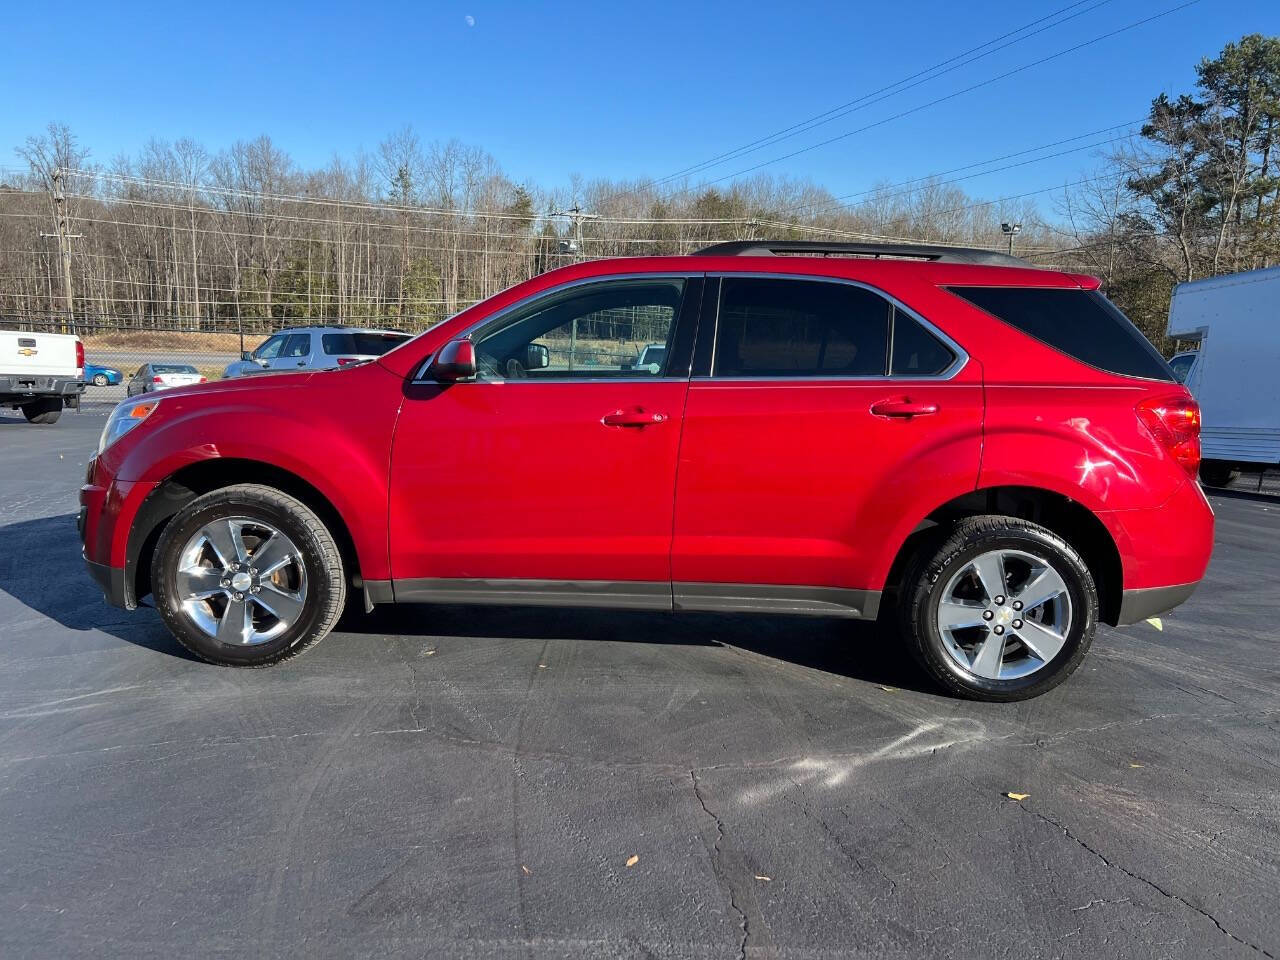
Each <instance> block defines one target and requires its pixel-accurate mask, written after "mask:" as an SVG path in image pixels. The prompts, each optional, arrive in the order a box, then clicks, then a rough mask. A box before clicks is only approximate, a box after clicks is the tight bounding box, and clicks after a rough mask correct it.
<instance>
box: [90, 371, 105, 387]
mask: <svg viewBox="0 0 1280 960" xmlns="http://www.w3.org/2000/svg"><path fill="white" fill-rule="evenodd" d="M93 385H94V386H95V387H105V386H106V385H107V375H106V374H105V373H95V374H94V375H93Z"/></svg>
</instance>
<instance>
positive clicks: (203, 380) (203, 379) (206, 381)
mask: <svg viewBox="0 0 1280 960" xmlns="http://www.w3.org/2000/svg"><path fill="white" fill-rule="evenodd" d="M200 382H201V383H208V382H209V381H208V380H206V379H205V378H204V377H201V378H200Z"/></svg>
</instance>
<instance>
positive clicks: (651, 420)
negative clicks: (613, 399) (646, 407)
mask: <svg viewBox="0 0 1280 960" xmlns="http://www.w3.org/2000/svg"><path fill="white" fill-rule="evenodd" d="M666 419H667V415H666V414H665V413H645V412H644V411H643V410H615V411H614V412H613V413H606V414H605V415H604V416H603V417H601V418H600V422H601V423H603V424H604V425H605V426H606V427H652V426H655V425H656V424H659V423H662V422H663V421H665V420H666Z"/></svg>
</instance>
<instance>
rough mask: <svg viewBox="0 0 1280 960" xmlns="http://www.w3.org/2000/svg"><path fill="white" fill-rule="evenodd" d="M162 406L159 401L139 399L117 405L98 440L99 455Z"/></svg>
mask: <svg viewBox="0 0 1280 960" xmlns="http://www.w3.org/2000/svg"><path fill="white" fill-rule="evenodd" d="M158 406H160V401H159V400H152V399H145V400H143V399H138V400H126V401H125V402H124V403H120V404H117V405H116V408H115V409H114V410H112V411H111V416H109V417H107V425H106V426H105V427H103V428H102V436H101V437H99V438H98V453H102V451H103V450H105V449H107V447H109V446H111V445H112V444H113V443H115V442H116V441H117V440H119V439H120V438H121V437H123V436H124V435H125V434H126V433H128V432H129V431H130V430H132V429H133V428H134V427H136V426H137V425H138V424H140V423H141V422H142V421H143V420H145V419H147V417H149V416H151V414H152V413H154V412H155V409H156V407H158Z"/></svg>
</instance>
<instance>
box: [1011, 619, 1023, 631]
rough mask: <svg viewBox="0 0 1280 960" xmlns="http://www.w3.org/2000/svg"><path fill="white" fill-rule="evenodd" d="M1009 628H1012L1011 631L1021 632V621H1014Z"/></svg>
mask: <svg viewBox="0 0 1280 960" xmlns="http://www.w3.org/2000/svg"><path fill="white" fill-rule="evenodd" d="M1009 626H1011V627H1013V629H1015V630H1021V629H1022V621H1021V620H1015V621H1013V623H1011V624H1009Z"/></svg>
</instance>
